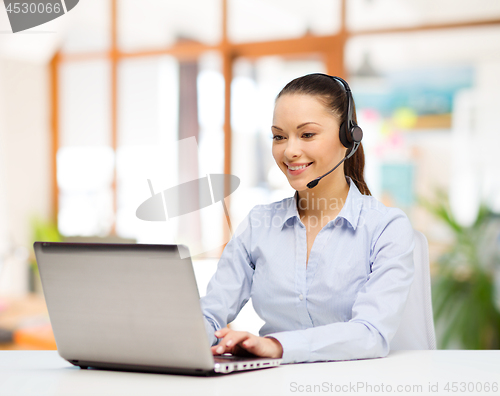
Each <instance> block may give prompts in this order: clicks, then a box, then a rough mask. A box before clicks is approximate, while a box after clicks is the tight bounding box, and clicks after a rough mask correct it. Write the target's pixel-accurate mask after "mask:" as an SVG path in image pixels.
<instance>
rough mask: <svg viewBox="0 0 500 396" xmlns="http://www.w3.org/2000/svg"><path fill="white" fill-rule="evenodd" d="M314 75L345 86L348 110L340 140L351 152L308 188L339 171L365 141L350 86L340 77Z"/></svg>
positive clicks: (308, 185)
mask: <svg viewBox="0 0 500 396" xmlns="http://www.w3.org/2000/svg"><path fill="white" fill-rule="evenodd" d="M312 75H317V76H325V77H328V78H331V79H333V80H335V81H337V82H339V83H340V84H341V85H342V86H343V88H344V91H345V93H346V96H347V110H346V113H345V116H344V120H343V121H342V123H341V124H340V128H339V138H340V142H341V143H342V145H343V146H344V147H346V148H350V149H351V150H350V151H349V154H347V155H346V156H345V157H344V158H343V159H342V161H340V162H339V163H338V164H337V165H335V167H334V168H333V169H332V170H331V171H329V172H327V173H325V174H324V175H323V176H320V177H317V178H316V179H314V180H312V181H310V182H309V183H307V187H308V188H313V187H315V186H316V185H317V184H318V183H319V181H320V180H321V179H323V178H324V177H325V176H327V175H329V174H330V173H332V172H333V171H334V170H335V169H337V168H338V167H339V166H340V164H341V163H342V162H344V161H345V160H347V159H349V158H351V157H352V156H353V155H354V153H355V152H356V150H357V149H358V147H359V145H360V144H361V139H363V130H362V129H361V128H360V127H359V126H358V125H357V124H356V122H355V121H354V119H353V113H354V100H353V99H352V93H351V88H349V84H347V82H346V81H345V80H343V79H342V78H340V77H335V76H329V75H328V74H323V73H314V74H312Z"/></svg>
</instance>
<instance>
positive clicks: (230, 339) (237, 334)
mask: <svg viewBox="0 0 500 396" xmlns="http://www.w3.org/2000/svg"><path fill="white" fill-rule="evenodd" d="M250 336H252V334H250V333H248V332H246V331H228V332H226V334H225V336H224V337H223V338H222V340H220V342H219V344H218V345H214V346H213V347H212V352H215V354H219V355H220V354H223V353H226V352H229V353H233V352H234V351H235V348H237V346H238V345H239V344H240V343H241V342H243V341H244V340H246V339H248V338H249V337H250Z"/></svg>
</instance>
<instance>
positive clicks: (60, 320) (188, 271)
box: [34, 242, 281, 375]
mask: <svg viewBox="0 0 500 396" xmlns="http://www.w3.org/2000/svg"><path fill="white" fill-rule="evenodd" d="M34 249H35V255H36V260H37V263H38V268H39V270H40V277H41V280H42V287H43V292H44V295H45V301H46V303H47V308H48V311H49V316H50V321H51V324H52V329H53V331H54V336H55V339H56V344H57V349H58V352H59V355H61V357H62V358H64V359H66V360H67V361H68V362H70V363H72V364H74V365H75V366H80V367H81V368H88V367H94V368H102V369H116V370H133V371H146V372H161V373H178V374H194V375H211V374H216V373H230V372H233V371H241V370H252V369H259V368H267V367H275V366H278V365H279V364H280V362H281V359H266V358H252V357H250V358H247V357H236V356H226V355H224V356H220V357H218V356H213V355H212V352H211V350H210V345H209V341H208V338H207V334H206V331H205V325H204V321H203V316H202V312H201V308H200V302H199V294H198V289H197V285H196V279H195V276H194V271H193V266H192V263H191V259H190V258H189V254H182V256H181V255H180V254H179V249H187V248H186V247H185V246H183V245H146V244H104V243H102V244H96V243H56V242H35V244H34ZM180 257H187V258H184V259H181V258H180Z"/></svg>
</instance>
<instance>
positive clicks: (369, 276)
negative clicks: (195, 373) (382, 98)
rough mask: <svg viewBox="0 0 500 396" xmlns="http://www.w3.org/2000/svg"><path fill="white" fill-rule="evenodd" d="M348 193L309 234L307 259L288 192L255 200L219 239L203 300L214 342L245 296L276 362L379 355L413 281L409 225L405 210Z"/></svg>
mask: <svg viewBox="0 0 500 396" xmlns="http://www.w3.org/2000/svg"><path fill="white" fill-rule="evenodd" d="M347 181H348V182H349V185H350V187H349V193H348V195H347V199H346V201H345V204H344V206H343V207H342V210H341V211H340V213H339V214H338V216H337V217H336V218H335V219H334V220H331V221H330V222H328V223H327V224H326V225H325V226H324V227H323V228H322V229H321V231H320V232H319V233H318V234H317V236H316V239H315V240H314V244H313V246H312V249H311V251H310V255H309V260H308V261H307V265H306V260H307V236H306V228H305V226H304V224H303V223H302V221H301V220H300V216H299V213H298V211H297V197H298V195H297V193H296V194H295V196H294V197H290V198H286V199H284V200H282V201H280V202H274V203H272V204H268V205H257V206H255V207H254V208H253V209H252V210H251V211H250V213H249V214H248V215H247V216H246V218H245V219H244V220H243V222H242V223H241V224H240V225H239V227H238V229H237V231H236V233H235V235H234V236H233V238H232V239H231V241H229V243H228V244H227V245H226V248H225V249H224V251H223V253H222V255H221V258H220V260H219V263H218V266H217V271H216V273H215V274H214V276H213V277H212V279H211V280H210V283H209V285H208V288H207V294H206V296H205V297H203V298H202V299H201V307H202V311H203V315H204V318H205V326H206V329H207V333H208V336H209V338H210V340H211V342H212V345H214V344H216V343H217V339H216V337H215V336H214V334H213V333H214V332H215V331H216V330H219V329H221V328H223V327H225V326H226V325H227V324H228V323H230V322H231V321H233V320H234V319H235V317H236V315H237V314H238V312H239V311H240V310H241V308H242V307H243V306H244V305H245V304H246V303H247V301H248V300H249V299H250V298H251V299H252V303H253V306H254V309H255V311H256V312H257V314H258V315H259V316H260V317H261V318H262V319H263V320H264V322H265V324H264V325H263V326H262V328H261V329H260V332H259V335H260V336H272V337H274V338H276V339H277V340H278V341H279V342H280V343H281V345H282V346H283V363H293V362H314V361H326V360H351V359H363V358H375V357H383V356H386V355H387V354H388V353H389V343H390V341H391V339H392V337H393V336H394V334H395V332H396V330H397V328H398V326H399V322H400V319H401V316H402V312H403V309H404V305H405V303H406V299H407V296H408V292H409V289H410V285H411V283H412V281H413V271H414V269H413V248H414V242H413V229H412V227H411V224H410V222H409V220H408V218H407V216H406V215H405V214H404V212H403V211H401V210H400V209H396V208H388V207H386V206H384V205H383V204H382V203H380V202H379V201H377V200H376V199H375V198H373V197H371V196H365V195H362V194H361V193H360V192H359V190H358V188H357V187H356V185H355V184H354V183H353V182H351V180H350V179H349V178H347Z"/></svg>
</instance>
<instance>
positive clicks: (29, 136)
mask: <svg viewBox="0 0 500 396" xmlns="http://www.w3.org/2000/svg"><path fill="white" fill-rule="evenodd" d="M0 31H1V34H0V295H1V296H3V297H2V298H1V299H0V327H1V326H2V315H4V317H5V315H7V314H6V312H7V311H9V310H12V309H14V308H13V307H17V308H16V309H18V311H16V312H18V316H19V317H23V318H25V316H29V315H30V313H32V312H33V315H35V313H36V312H38V311H37V309H43V302H41V303H40V301H39V300H37V298H38V297H36V296H37V292H38V295H39V290H40V286H39V284H38V283H37V270H36V263H35V262H34V258H33V253H32V248H31V244H32V242H33V240H35V239H53V240H58V239H63V240H68V239H69V238H97V237H99V238H107V240H123V241H136V242H139V243H176V242H186V243H188V244H190V246H195V245H196V249H197V250H196V252H197V253H199V254H197V255H196V256H194V258H195V259H196V265H197V268H198V270H197V276H198V277H199V281H200V285H201V287H200V293H202V294H203V293H204V287H206V282H207V281H208V279H209V276H210V274H211V273H212V272H213V270H214V268H215V263H216V259H217V257H218V256H219V255H220V253H221V249H222V247H223V245H224V243H226V242H227V240H228V238H230V235H231V227H232V228H233V230H234V229H235V228H236V227H237V225H238V224H239V223H240V222H241V220H242V219H243V217H244V216H245V215H246V214H247V213H248V211H249V210H250V209H251V208H252V207H253V206H254V205H257V204H262V203H269V202H273V201H276V200H281V199H282V198H285V197H289V196H291V195H293V190H292V189H291V188H290V186H289V185H288V183H287V181H286V177H285V176H284V175H283V174H282V173H281V172H280V170H279V169H278V168H277V166H276V164H275V163H274V160H273V158H272V155H271V142H272V140H271V131H270V125H271V120H272V111H273V103H274V99H275V96H276V94H277V93H278V92H279V90H280V89H281V88H282V87H283V86H284V85H285V84H286V83H287V82H288V81H290V80H291V79H293V78H295V77H298V76H301V75H304V74H307V73H312V72H323V73H329V74H332V75H337V76H342V77H344V78H346V79H347V80H348V81H349V83H350V85H351V88H352V90H353V94H354V99H355V101H356V106H357V113H358V123H359V124H360V125H361V126H362V128H363V130H364V133H365V135H364V139H363V144H364V148H365V153H366V169H365V172H366V180H367V183H368V185H369V187H370V189H371V191H372V193H373V194H374V196H375V197H377V198H378V199H379V200H381V201H383V202H384V203H385V204H386V205H389V206H398V207H400V208H402V209H403V210H404V211H405V212H406V213H407V214H408V216H409V217H410V219H411V221H412V223H413V226H414V228H415V229H417V230H420V231H422V232H423V233H424V234H425V235H426V236H427V238H428V240H429V248H430V259H431V272H432V275H433V281H434V282H435V284H434V289H433V292H436V293H437V296H438V297H437V300H436V301H435V311H436V314H438V315H442V317H443V318H444V320H443V321H439V318H436V319H438V322H439V323H438V327H439V328H438V336H439V338H440V342H441V346H442V347H447V348H498V347H500V346H499V345H498V342H499V337H500V335H499V334H500V316H499V315H500V314H499V310H500V304H499V289H500V275H499V274H500V263H499V252H500V236H499V235H500V234H499V233H500V226H499V223H498V221H497V220H498V217H497V215H496V214H497V213H499V212H500V175H499V172H498V170H499V169H500V156H499V155H498V153H499V149H500V126H499V123H498V122H497V116H498V114H499V104H500V77H499V75H500V2H498V1H497V0H478V1H474V2H471V1H467V0H405V1H399V0H310V1H307V2H305V1H299V0H251V1H250V0H186V1H180V0H141V1H133V0H81V1H80V3H79V4H78V5H77V6H76V7H75V8H74V9H73V10H72V11H71V12H69V13H68V14H67V15H65V16H63V17H61V18H58V19H56V20H54V21H52V22H49V23H47V24H45V25H42V26H39V27H35V28H32V29H30V30H28V31H25V32H20V33H17V34H11V33H9V31H10V25H9V22H8V19H7V15H6V13H4V12H2V11H0ZM222 173H225V174H233V175H236V176H238V178H239V179H240V185H239V186H238V188H236V189H235V190H234V188H232V187H234V186H230V185H226V186H224V194H225V195H227V198H226V199H225V202H224V204H225V206H226V208H228V210H229V213H230V216H229V218H228V217H226V216H225V211H224V207H223V205H222V203H220V202H219V203H214V205H212V206H211V207H208V208H205V209H202V210H200V211H198V212H194V213H192V214H190V215H189V216H187V217H186V218H184V219H169V221H165V222H146V221H142V220H140V219H138V218H137V217H136V209H137V207H138V206H139V205H140V204H142V203H143V202H144V201H146V200H147V199H148V198H150V197H151V194H152V193H153V191H154V193H158V192H161V191H163V190H165V189H167V188H171V187H175V186H176V185H179V184H180V183H184V182H187V181H191V180H196V179H198V178H202V177H205V176H207V175H210V174H222ZM148 179H149V180H150V181H151V186H152V188H153V191H151V189H150V185H149V183H148ZM233 190H234V191H233ZM167 212H168V210H167ZM167 216H168V213H167ZM170 220H171V221H170ZM103 240H106V239H103ZM209 259H211V260H209ZM204 260H205V261H204ZM478 279H480V280H481V281H479V280H478ZM32 292H35V294H30V293H32ZM443 295H444V297H439V296H443ZM37 304H38V305H37ZM35 306H36V307H35ZM249 306H250V305H249ZM37 307H38V308H37ZM40 307H42V308H40ZM248 309H250V308H248V307H246V308H245V310H248ZM478 311H479V313H478ZM450 312H451V313H452V314H448V313H450ZM453 312H462V313H463V312H470V315H468V316H467V315H465V314H461V315H459V314H458V313H455V314H453ZM248 315H249V316H248V317H249V318H251V319H249V320H247V322H245V323H243V324H240V326H243V327H245V326H247V327H248V326H253V327H252V328H251V330H254V331H256V330H258V324H259V322H258V318H255V317H254V316H252V313H251V312H249V313H248ZM481 315H482V316H481ZM14 316H15V315H14ZM9 318H10V317H9ZM488 318H489V319H488ZM4 322H5V323H7V324H6V326H7V327H8V328H12V327H13V326H14V325H13V323H14V322H15V323H19V320H18V318H17V316H16V317H15V318H14V319H12V320H11V319H8V320H7V319H5V320H4ZM470 322H475V323H476V324H477V325H476V327H473V326H471V325H469V323H470ZM23 323H24V324H26V323H28V325H33V324H34V325H39V324H42V325H43V323H44V321H43V318H40V317H38V319H33V318H31V319H29V320H28V321H27V322H26V321H24V322H23ZM28 325H26V326H28ZM235 326H236V327H238V324H236V325H235ZM4 327H5V326H4ZM453 328H455V329H458V330H456V331H455V332H453V331H451V330H449V329H453ZM35 333H36V332H35ZM29 336H30V334H28V336H27V337H25V338H23V340H25V341H26V340H28V341H29ZM35 336H36V334H35ZM35 338H36V337H35ZM471 340H472V341H471ZM1 345H2V344H0V347H1ZM41 345H42V344H41ZM44 345H45V346H46V345H48V344H44Z"/></svg>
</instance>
